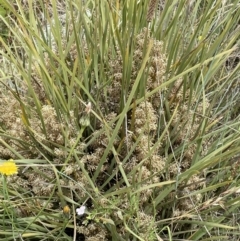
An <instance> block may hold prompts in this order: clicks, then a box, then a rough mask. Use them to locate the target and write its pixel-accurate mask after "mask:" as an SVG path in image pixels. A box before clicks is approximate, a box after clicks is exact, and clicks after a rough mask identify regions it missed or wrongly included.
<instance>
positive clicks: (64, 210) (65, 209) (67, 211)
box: [63, 205, 70, 214]
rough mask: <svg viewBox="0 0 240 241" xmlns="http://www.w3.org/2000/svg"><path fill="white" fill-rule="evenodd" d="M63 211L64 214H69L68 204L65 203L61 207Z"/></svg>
mask: <svg viewBox="0 0 240 241" xmlns="http://www.w3.org/2000/svg"><path fill="white" fill-rule="evenodd" d="M63 213H64V214H69V213H70V208H69V206H68V205H66V206H64V207H63Z"/></svg>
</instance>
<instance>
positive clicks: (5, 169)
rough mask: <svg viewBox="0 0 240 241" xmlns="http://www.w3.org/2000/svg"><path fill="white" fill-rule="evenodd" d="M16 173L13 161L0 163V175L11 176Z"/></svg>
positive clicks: (16, 169)
mask: <svg viewBox="0 0 240 241" xmlns="http://www.w3.org/2000/svg"><path fill="white" fill-rule="evenodd" d="M17 172H18V168H17V166H16V164H15V163H14V162H13V159H10V160H8V161H5V162H3V163H0V173H2V174H5V175H7V176H10V175H13V174H17Z"/></svg>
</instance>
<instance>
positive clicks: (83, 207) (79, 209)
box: [76, 206, 86, 216]
mask: <svg viewBox="0 0 240 241" xmlns="http://www.w3.org/2000/svg"><path fill="white" fill-rule="evenodd" d="M85 212H86V206H81V207H80V208H77V209H76V213H77V215H78V216H82V215H83V214H84V213H85Z"/></svg>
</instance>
